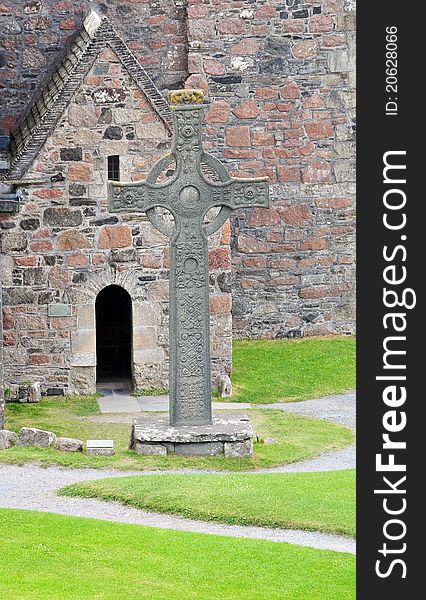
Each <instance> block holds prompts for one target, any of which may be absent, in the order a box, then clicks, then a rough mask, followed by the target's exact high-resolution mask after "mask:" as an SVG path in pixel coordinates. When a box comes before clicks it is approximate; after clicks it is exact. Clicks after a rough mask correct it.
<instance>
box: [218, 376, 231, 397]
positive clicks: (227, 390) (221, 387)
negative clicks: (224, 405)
mask: <svg viewBox="0 0 426 600" xmlns="http://www.w3.org/2000/svg"><path fill="white" fill-rule="evenodd" d="M217 389H218V391H219V395H220V397H221V398H230V397H231V396H232V383H231V380H230V379H229V377H228V375H219V377H218V378H217Z"/></svg>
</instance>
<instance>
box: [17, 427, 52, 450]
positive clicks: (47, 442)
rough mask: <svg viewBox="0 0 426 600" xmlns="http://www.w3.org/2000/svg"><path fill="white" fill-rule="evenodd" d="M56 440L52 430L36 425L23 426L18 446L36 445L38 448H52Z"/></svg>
mask: <svg viewBox="0 0 426 600" xmlns="http://www.w3.org/2000/svg"><path fill="white" fill-rule="evenodd" d="M55 442H56V435H55V434H54V433H53V432H52V431H44V430H43V429H36V428H35V427H22V429H21V431H20V432H19V435H18V441H17V442H16V445H17V446H35V447H36V448H51V447H52V446H53V445H54V444H55Z"/></svg>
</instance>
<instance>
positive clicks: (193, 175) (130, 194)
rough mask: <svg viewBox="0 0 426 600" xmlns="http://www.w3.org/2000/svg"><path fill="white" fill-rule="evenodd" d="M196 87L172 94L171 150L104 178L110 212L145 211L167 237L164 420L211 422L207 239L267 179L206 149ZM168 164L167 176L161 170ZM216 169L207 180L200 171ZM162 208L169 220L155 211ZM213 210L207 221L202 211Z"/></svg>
mask: <svg viewBox="0 0 426 600" xmlns="http://www.w3.org/2000/svg"><path fill="white" fill-rule="evenodd" d="M203 97H204V94H203V92H202V91H201V90H182V91H177V92H171V93H170V102H171V107H172V111H173V122H174V136H173V142H172V148H171V152H170V153H169V154H167V155H166V156H164V157H163V158H162V159H160V160H159V161H158V162H157V163H156V164H155V165H154V166H153V168H152V169H151V170H150V172H149V174H148V177H147V178H146V181H141V182H137V183H119V182H109V189H108V208H109V210H110V212H145V213H146V214H147V216H148V218H149V220H150V221H151V223H152V224H153V225H154V227H156V228H157V229H158V230H159V231H161V232H162V233H163V234H165V235H166V236H168V237H169V238H170V246H171V266H170V421H171V424H172V425H197V424H199V425H205V424H208V423H210V422H211V418H212V416H211V389H210V386H211V382H210V323H209V289H208V249H207V237H208V236H209V235H211V234H213V233H214V232H215V231H217V230H218V229H219V228H220V227H221V226H222V225H223V223H224V222H225V221H226V219H227V218H228V217H229V215H230V213H231V211H232V210H233V209H237V208H244V207H252V206H262V207H265V208H266V207H268V204H269V199H268V198H269V194H268V178H267V177H261V178H257V179H233V178H231V177H230V176H229V175H228V172H227V170H226V168H225V167H224V165H223V164H222V163H221V162H220V161H219V160H218V159H217V158H215V157H214V156H212V155H210V154H208V153H206V152H204V150H203V147H202V142H201V121H202V114H203V105H202V102H203ZM172 164H175V165H176V168H175V171H174V173H173V175H172V176H171V177H169V178H168V179H167V180H166V181H165V182H160V183H157V180H158V178H159V176H160V174H161V173H162V172H163V171H164V170H165V169H166V168H167V167H170V166H171V165H172ZM205 172H207V173H212V172H213V173H215V176H214V179H215V180H210V179H209V178H208V175H205V174H204V173H205ZM157 207H162V208H164V209H167V210H168V211H170V212H171V213H172V215H173V217H174V225H172V224H171V223H169V222H167V221H166V220H164V218H163V217H162V216H161V215H159V214H158V213H157V211H156V210H155V209H156V208H157ZM213 207H218V208H219V212H218V214H217V215H216V217H215V218H214V219H213V220H212V221H211V222H210V223H208V224H204V222H203V220H204V216H205V215H206V213H207V212H208V211H209V210H210V209H211V208H213Z"/></svg>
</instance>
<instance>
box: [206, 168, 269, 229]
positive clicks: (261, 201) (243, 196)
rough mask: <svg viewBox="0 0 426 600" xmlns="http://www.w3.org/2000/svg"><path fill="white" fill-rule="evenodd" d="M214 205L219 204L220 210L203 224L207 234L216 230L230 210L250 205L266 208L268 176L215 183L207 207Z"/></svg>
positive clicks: (267, 202) (267, 204) (232, 179)
mask: <svg viewBox="0 0 426 600" xmlns="http://www.w3.org/2000/svg"><path fill="white" fill-rule="evenodd" d="M214 206H220V207H221V210H220V212H219V214H218V215H217V216H216V218H215V219H214V220H213V221H212V222H211V223H209V224H208V225H206V226H205V232H206V234H207V235H211V234H213V233H214V232H215V231H217V230H218V229H219V228H220V227H221V226H222V225H223V223H224V222H225V221H226V219H227V218H228V217H229V216H230V214H231V212H232V210H235V209H237V208H250V207H252V206H259V207H264V208H268V206H269V178H268V177H258V178H253V179H236V178H229V179H228V180H227V181H224V182H221V183H215V185H214V186H213V190H212V193H211V196H210V202H209V208H212V207H214Z"/></svg>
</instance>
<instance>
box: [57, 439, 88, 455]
mask: <svg viewBox="0 0 426 600" xmlns="http://www.w3.org/2000/svg"><path fill="white" fill-rule="evenodd" d="M55 448H56V450H60V451H61V452H83V442H82V440H76V439H74V438H67V437H58V438H56V442H55Z"/></svg>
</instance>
